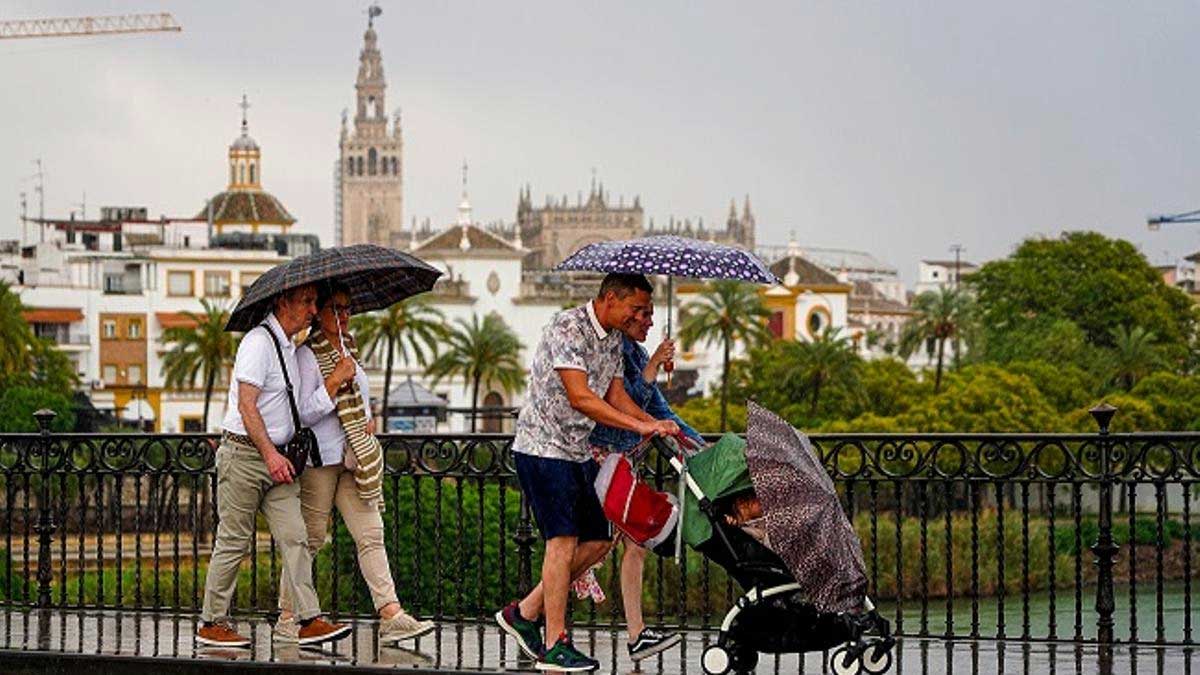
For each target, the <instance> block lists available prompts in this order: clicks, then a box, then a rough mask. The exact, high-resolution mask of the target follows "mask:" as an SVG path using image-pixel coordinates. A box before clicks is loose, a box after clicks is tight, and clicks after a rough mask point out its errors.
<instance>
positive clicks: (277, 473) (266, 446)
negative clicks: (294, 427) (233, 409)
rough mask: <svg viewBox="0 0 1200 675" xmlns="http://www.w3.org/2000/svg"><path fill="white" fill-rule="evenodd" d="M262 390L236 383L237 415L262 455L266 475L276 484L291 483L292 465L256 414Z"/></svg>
mask: <svg viewBox="0 0 1200 675" xmlns="http://www.w3.org/2000/svg"><path fill="white" fill-rule="evenodd" d="M261 393H262V390H261V389H259V388H258V387H256V386H254V385H252V384H250V383H249V382H238V414H240V415H241V416H242V425H243V426H245V427H246V435H247V436H249V437H250V440H252V441H254V447H256V448H258V454H260V455H262V458H263V462H265V463H266V465H267V473H269V474H271V479H272V480H274V481H275V482H276V483H290V482H292V472H293V469H292V463H291V462H289V461H287V459H286V458H284V456H283V455H281V454H279V451H278V450H276V449H275V444H274V443H272V442H271V437H270V435H268V434H267V425H266V423H265V422H263V418H262V414H261V413H259V412H258V396H259V394H261Z"/></svg>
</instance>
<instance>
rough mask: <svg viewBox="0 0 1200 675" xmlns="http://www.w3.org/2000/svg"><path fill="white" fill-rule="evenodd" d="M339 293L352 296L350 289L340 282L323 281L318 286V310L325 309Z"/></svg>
mask: <svg viewBox="0 0 1200 675" xmlns="http://www.w3.org/2000/svg"><path fill="white" fill-rule="evenodd" d="M338 293H344V294H345V295H350V287H349V286H347V285H346V284H343V283H342V282H340V281H322V282H321V283H319V284H317V309H318V310H322V309H325V305H327V304H329V300H330V299H332V298H333V296H335V295H337V294H338Z"/></svg>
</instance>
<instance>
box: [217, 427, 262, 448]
mask: <svg viewBox="0 0 1200 675" xmlns="http://www.w3.org/2000/svg"><path fill="white" fill-rule="evenodd" d="M221 440H222V441H229V442H230V443H233V444H234V445H241V446H245V447H247V448H251V449H253V450H257V449H258V446H256V445H255V444H254V441H252V440H250V437H249V436H247V435H245V434H235V433H233V432H232V431H225V430H222V431H221Z"/></svg>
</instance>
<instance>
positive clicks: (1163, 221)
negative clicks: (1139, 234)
mask: <svg viewBox="0 0 1200 675" xmlns="http://www.w3.org/2000/svg"><path fill="white" fill-rule="evenodd" d="M1172 223H1200V211H1188V212H1187V213H1176V214H1174V215H1170V216H1150V217H1149V218H1147V219H1146V227H1148V228H1149V229H1150V231H1151V232H1156V231H1158V229H1159V228H1161V227H1162V226H1163V225H1170V224H1172Z"/></svg>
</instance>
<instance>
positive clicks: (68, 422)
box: [0, 386, 75, 433]
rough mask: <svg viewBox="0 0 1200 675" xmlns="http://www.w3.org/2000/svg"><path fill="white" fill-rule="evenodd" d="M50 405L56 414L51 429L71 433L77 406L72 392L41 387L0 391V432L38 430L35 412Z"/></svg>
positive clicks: (10, 388) (49, 407)
mask: <svg viewBox="0 0 1200 675" xmlns="http://www.w3.org/2000/svg"><path fill="white" fill-rule="evenodd" d="M42 408H48V409H50V410H53V411H54V412H55V413H57V416H56V417H55V418H54V422H53V423H51V425H50V429H52V430H53V431H57V432H68V431H72V430H73V429H74V428H75V409H74V407H73V406H72V404H71V398H70V394H69V393H61V392H55V391H50V390H49V389H43V388H41V387H29V386H12V387H5V388H4V391H3V392H0V433H18V432H26V433H27V432H33V431H37V430H38V427H37V421H36V420H34V419H33V413H35V412H36V411H38V410H41V409H42Z"/></svg>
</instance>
